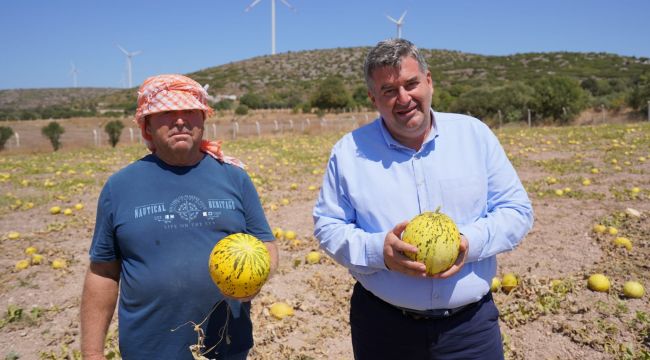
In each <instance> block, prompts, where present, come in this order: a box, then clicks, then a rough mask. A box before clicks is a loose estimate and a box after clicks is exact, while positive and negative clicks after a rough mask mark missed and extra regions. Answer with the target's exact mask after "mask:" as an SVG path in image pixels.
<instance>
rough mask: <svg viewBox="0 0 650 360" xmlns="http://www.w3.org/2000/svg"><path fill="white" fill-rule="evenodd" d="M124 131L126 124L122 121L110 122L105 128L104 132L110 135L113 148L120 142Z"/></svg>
mask: <svg viewBox="0 0 650 360" xmlns="http://www.w3.org/2000/svg"><path fill="white" fill-rule="evenodd" d="M122 129H124V124H122V122H121V121H120V120H113V121H109V122H108V123H107V124H106V126H104V131H106V133H107V134H108V142H109V143H111V146H112V147H115V145H117V143H118V142H119V141H120V135H122Z"/></svg>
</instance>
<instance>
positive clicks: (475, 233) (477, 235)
mask: <svg viewBox="0 0 650 360" xmlns="http://www.w3.org/2000/svg"><path fill="white" fill-rule="evenodd" d="M458 231H460V233H461V234H462V235H463V236H465V239H467V243H468V244H469V253H468V254H467V262H474V261H478V260H480V257H481V252H482V251H483V246H484V245H485V240H484V239H483V237H484V235H483V231H482V230H481V229H480V228H479V227H478V226H476V225H473V224H470V225H464V226H459V227H458Z"/></svg>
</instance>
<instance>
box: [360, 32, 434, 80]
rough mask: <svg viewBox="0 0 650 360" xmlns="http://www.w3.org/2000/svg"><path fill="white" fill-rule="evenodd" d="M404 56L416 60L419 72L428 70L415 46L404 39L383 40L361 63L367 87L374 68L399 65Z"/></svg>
mask: <svg viewBox="0 0 650 360" xmlns="http://www.w3.org/2000/svg"><path fill="white" fill-rule="evenodd" d="M404 57H412V58H413V59H415V60H417V62H418V67H419V68H420V71H421V72H423V73H426V72H427V71H428V70H429V66H428V65H427V62H426V60H425V59H424V56H422V54H421V53H420V51H419V50H418V48H417V46H415V44H413V43H412V42H410V41H408V40H406V39H388V40H383V41H380V42H379V43H377V45H376V46H375V47H374V48H372V49H370V52H369V53H368V56H366V61H365V63H364V64H363V72H364V75H365V77H366V86H367V87H368V89H371V88H372V73H373V71H375V69H377V68H381V67H385V66H390V67H399V66H400V65H401V64H402V59H403V58H404Z"/></svg>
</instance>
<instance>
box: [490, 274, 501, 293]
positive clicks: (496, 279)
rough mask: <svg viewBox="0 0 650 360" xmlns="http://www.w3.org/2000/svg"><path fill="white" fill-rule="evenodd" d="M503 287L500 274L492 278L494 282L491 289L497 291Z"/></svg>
mask: <svg viewBox="0 0 650 360" xmlns="http://www.w3.org/2000/svg"><path fill="white" fill-rule="evenodd" d="M500 288H501V279H499V277H498V276H495V277H493V278H492V283H491V284H490V291H492V292H497V291H499V289H500Z"/></svg>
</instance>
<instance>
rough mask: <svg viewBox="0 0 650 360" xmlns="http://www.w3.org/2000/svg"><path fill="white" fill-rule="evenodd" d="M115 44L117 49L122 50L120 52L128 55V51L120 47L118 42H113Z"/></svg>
mask: <svg viewBox="0 0 650 360" xmlns="http://www.w3.org/2000/svg"><path fill="white" fill-rule="evenodd" d="M115 46H117V48H118V49H120V50H122V52H123V53H124V55H126V56H129V52H128V51H126V50H124V48H123V47H121V46H120V44H115Z"/></svg>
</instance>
